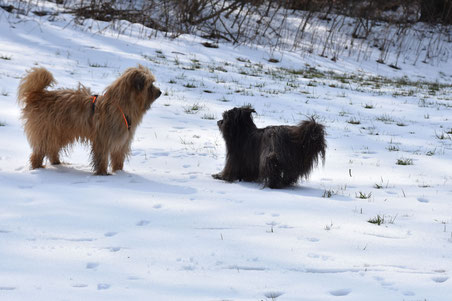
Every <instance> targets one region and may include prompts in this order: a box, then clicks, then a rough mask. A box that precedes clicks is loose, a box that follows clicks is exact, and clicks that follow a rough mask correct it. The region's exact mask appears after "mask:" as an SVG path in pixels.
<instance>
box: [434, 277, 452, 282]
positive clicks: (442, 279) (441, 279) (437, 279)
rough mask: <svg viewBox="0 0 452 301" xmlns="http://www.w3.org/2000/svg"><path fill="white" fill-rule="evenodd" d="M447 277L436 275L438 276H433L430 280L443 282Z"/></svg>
mask: <svg viewBox="0 0 452 301" xmlns="http://www.w3.org/2000/svg"><path fill="white" fill-rule="evenodd" d="M448 279H449V277H447V276H438V277H433V278H432V280H433V281H435V282H436V283H443V282H446V281H447V280H448Z"/></svg>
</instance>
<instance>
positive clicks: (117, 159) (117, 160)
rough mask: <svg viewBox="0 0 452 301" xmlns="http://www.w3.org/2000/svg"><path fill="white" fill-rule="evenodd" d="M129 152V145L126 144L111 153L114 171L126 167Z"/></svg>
mask: <svg viewBox="0 0 452 301" xmlns="http://www.w3.org/2000/svg"><path fill="white" fill-rule="evenodd" d="M128 153H129V145H128V144H125V145H124V146H123V147H121V148H120V149H118V150H115V151H113V152H112V153H111V168H112V170H113V172H115V171H118V170H122V169H123V167H124V160H125V159H126V157H127V154H128Z"/></svg>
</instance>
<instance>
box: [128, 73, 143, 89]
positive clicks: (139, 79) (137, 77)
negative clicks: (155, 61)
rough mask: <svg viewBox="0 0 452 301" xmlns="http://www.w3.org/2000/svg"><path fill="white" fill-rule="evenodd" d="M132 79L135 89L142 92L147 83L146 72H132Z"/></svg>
mask: <svg viewBox="0 0 452 301" xmlns="http://www.w3.org/2000/svg"><path fill="white" fill-rule="evenodd" d="M131 81H132V82H131V85H132V87H133V88H135V90H137V91H138V92H141V91H142V90H143V88H144V85H145V83H146V77H145V76H144V74H142V73H141V72H138V71H137V72H134V73H133V74H132V78H131Z"/></svg>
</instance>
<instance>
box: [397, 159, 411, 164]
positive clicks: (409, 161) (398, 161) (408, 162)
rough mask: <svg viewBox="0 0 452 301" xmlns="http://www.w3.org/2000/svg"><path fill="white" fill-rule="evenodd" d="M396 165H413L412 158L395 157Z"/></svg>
mask: <svg viewBox="0 0 452 301" xmlns="http://www.w3.org/2000/svg"><path fill="white" fill-rule="evenodd" d="M396 164H397V165H413V164H414V163H413V159H409V158H401V159H397V162H396Z"/></svg>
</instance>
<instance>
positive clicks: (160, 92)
mask: <svg viewBox="0 0 452 301" xmlns="http://www.w3.org/2000/svg"><path fill="white" fill-rule="evenodd" d="M160 95H162V91H160V90H159V93H158V94H157V98H158V97H160Z"/></svg>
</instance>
